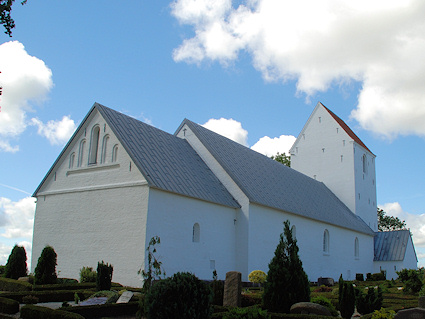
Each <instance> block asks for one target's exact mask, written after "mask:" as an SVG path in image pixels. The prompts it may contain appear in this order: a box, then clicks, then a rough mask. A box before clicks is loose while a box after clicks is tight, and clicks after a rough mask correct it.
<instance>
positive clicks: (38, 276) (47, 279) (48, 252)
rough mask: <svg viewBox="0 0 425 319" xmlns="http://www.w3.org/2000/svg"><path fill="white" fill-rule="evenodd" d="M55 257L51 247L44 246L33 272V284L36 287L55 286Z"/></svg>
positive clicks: (56, 277)
mask: <svg viewBox="0 0 425 319" xmlns="http://www.w3.org/2000/svg"><path fill="white" fill-rule="evenodd" d="M56 260H57V255H56V252H55V250H54V249H53V247H51V246H46V247H44V249H43V251H42V252H41V255H40V258H38V262H37V267H35V271H34V283H35V284H36V285H45V284H55V283H56V280H57V279H58V276H57V275H56V265H57V262H56Z"/></svg>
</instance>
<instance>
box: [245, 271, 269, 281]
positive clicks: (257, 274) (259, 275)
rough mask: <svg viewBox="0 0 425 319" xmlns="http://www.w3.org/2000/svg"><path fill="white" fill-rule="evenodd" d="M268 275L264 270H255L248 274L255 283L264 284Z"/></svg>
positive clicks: (249, 278)
mask: <svg viewBox="0 0 425 319" xmlns="http://www.w3.org/2000/svg"><path fill="white" fill-rule="evenodd" d="M266 279H267V275H266V273H265V272H264V271H262V270H253V271H251V273H250V274H249V275H248V280H249V281H250V282H253V283H254V284H262V283H264V282H265V281H266Z"/></svg>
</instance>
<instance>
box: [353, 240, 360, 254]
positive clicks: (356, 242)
mask: <svg viewBox="0 0 425 319" xmlns="http://www.w3.org/2000/svg"><path fill="white" fill-rule="evenodd" d="M354 257H355V258H356V259H359V239H358V238H357V237H356V239H355V240H354Z"/></svg>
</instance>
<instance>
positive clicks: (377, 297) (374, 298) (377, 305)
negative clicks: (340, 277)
mask: <svg viewBox="0 0 425 319" xmlns="http://www.w3.org/2000/svg"><path fill="white" fill-rule="evenodd" d="M382 301H383V297H382V290H381V288H380V287H378V288H377V289H376V290H375V288H373V287H369V288H368V291H367V294H364V293H363V292H362V291H360V290H357V296H356V308H357V311H358V312H359V313H360V314H362V315H365V314H368V313H372V312H374V311H375V310H379V309H381V307H382Z"/></svg>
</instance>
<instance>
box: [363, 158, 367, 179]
mask: <svg viewBox="0 0 425 319" xmlns="http://www.w3.org/2000/svg"><path fill="white" fill-rule="evenodd" d="M362 162H363V173H365V174H366V173H367V157H366V154H363V157H362Z"/></svg>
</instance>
